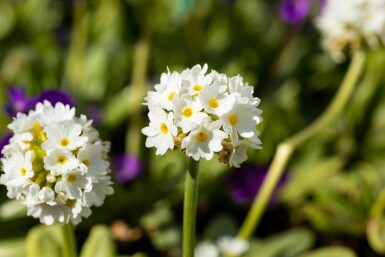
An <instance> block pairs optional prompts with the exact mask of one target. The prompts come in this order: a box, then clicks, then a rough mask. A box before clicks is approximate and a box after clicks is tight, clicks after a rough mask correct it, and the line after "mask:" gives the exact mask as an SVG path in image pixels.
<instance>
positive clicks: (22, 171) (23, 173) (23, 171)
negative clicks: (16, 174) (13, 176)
mask: <svg viewBox="0 0 385 257" xmlns="http://www.w3.org/2000/svg"><path fill="white" fill-rule="evenodd" d="M20 173H21V175H22V176H23V177H24V176H25V175H26V174H27V170H26V169H25V168H24V167H23V168H21V170H20Z"/></svg>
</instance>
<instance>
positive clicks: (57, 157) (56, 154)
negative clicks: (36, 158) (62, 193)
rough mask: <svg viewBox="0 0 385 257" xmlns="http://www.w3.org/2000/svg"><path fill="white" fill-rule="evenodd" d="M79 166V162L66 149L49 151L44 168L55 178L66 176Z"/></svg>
mask: <svg viewBox="0 0 385 257" xmlns="http://www.w3.org/2000/svg"><path fill="white" fill-rule="evenodd" d="M78 166H79V160H78V159H76V157H75V156H74V155H73V154H72V152H70V151H68V150H65V149H53V150H49V151H47V155H46V156H45V158H44V168H45V169H46V170H48V171H50V173H51V174H52V175H54V176H57V175H62V174H65V173H66V172H67V171H70V170H73V169H75V168H77V167H78Z"/></svg>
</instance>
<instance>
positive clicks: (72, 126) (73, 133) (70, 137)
mask: <svg viewBox="0 0 385 257" xmlns="http://www.w3.org/2000/svg"><path fill="white" fill-rule="evenodd" d="M44 132H45V133H46V134H47V137H48V139H47V141H45V142H44V143H43V144H42V145H41V146H42V148H43V149H44V150H49V149H51V148H58V149H67V150H76V149H77V148H80V147H82V146H83V145H84V144H85V143H86V142H87V141H88V138H87V137H86V136H82V135H81V133H82V126H81V125H79V124H77V123H75V122H74V121H72V120H68V121H62V122H58V123H53V124H51V125H49V126H47V127H46V128H45V129H44Z"/></svg>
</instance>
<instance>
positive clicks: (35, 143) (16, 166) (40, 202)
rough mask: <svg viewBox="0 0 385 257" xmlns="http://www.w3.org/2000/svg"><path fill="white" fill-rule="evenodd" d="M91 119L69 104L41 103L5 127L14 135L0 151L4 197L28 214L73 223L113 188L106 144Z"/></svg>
mask: <svg viewBox="0 0 385 257" xmlns="http://www.w3.org/2000/svg"><path fill="white" fill-rule="evenodd" d="M91 122H92V121H88V120H87V118H86V117H85V116H82V117H81V118H80V119H79V118H77V117H75V109H74V108H70V107H69V106H68V105H66V106H64V105H63V104H61V103H57V104H56V105H55V106H52V105H51V104H50V103H49V102H44V103H38V104H37V105H36V109H35V110H31V111H30V112H29V113H28V115H24V114H18V115H17V116H16V118H15V119H14V121H13V122H12V123H11V124H10V125H9V126H8V127H9V128H10V129H11V130H13V132H14V135H13V137H12V138H11V139H10V141H9V144H8V145H7V146H5V147H4V148H3V151H2V153H3V156H4V157H3V158H2V159H1V163H2V168H3V171H4V173H3V174H2V175H1V176H0V184H3V185H5V186H6V187H7V191H8V193H7V195H8V197H10V198H16V199H20V200H22V201H23V203H24V205H26V206H27V208H28V211H27V214H28V215H29V216H32V217H35V218H39V219H40V221H41V222H42V223H45V224H53V223H68V222H72V223H74V224H77V223H79V222H80V221H81V219H82V218H83V217H88V216H89V215H90V214H91V210H90V207H92V206H93V205H97V206H100V205H101V204H102V203H103V201H104V198H105V197H106V195H110V194H112V193H113V189H112V187H111V184H112V183H111V181H110V176H109V173H110V170H109V162H108V161H107V160H106V155H107V152H108V149H109V148H108V144H107V143H105V142H103V141H101V139H100V138H99V134H98V133H97V131H96V130H95V129H94V128H93V127H92V126H91ZM89 135H92V138H90V136H89ZM100 181H108V182H104V183H101V185H99V184H98V183H99V182H100ZM91 195H92V196H94V197H90V196H91ZM96 196H97V197H96ZM95 198H96V199H95ZM90 199H93V200H90Z"/></svg>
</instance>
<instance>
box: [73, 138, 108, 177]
mask: <svg viewBox="0 0 385 257" xmlns="http://www.w3.org/2000/svg"><path fill="white" fill-rule="evenodd" d="M103 151H104V147H103V146H102V145H98V144H94V145H85V146H84V147H83V148H82V149H80V150H79V153H78V156H77V159H78V160H79V161H80V168H81V169H82V170H85V171H86V172H87V173H88V175H89V176H90V177H92V178H94V179H96V180H97V179H98V178H99V177H101V178H104V177H105V174H107V173H108V168H109V167H110V163H109V162H108V161H106V160H104V159H103Z"/></svg>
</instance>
